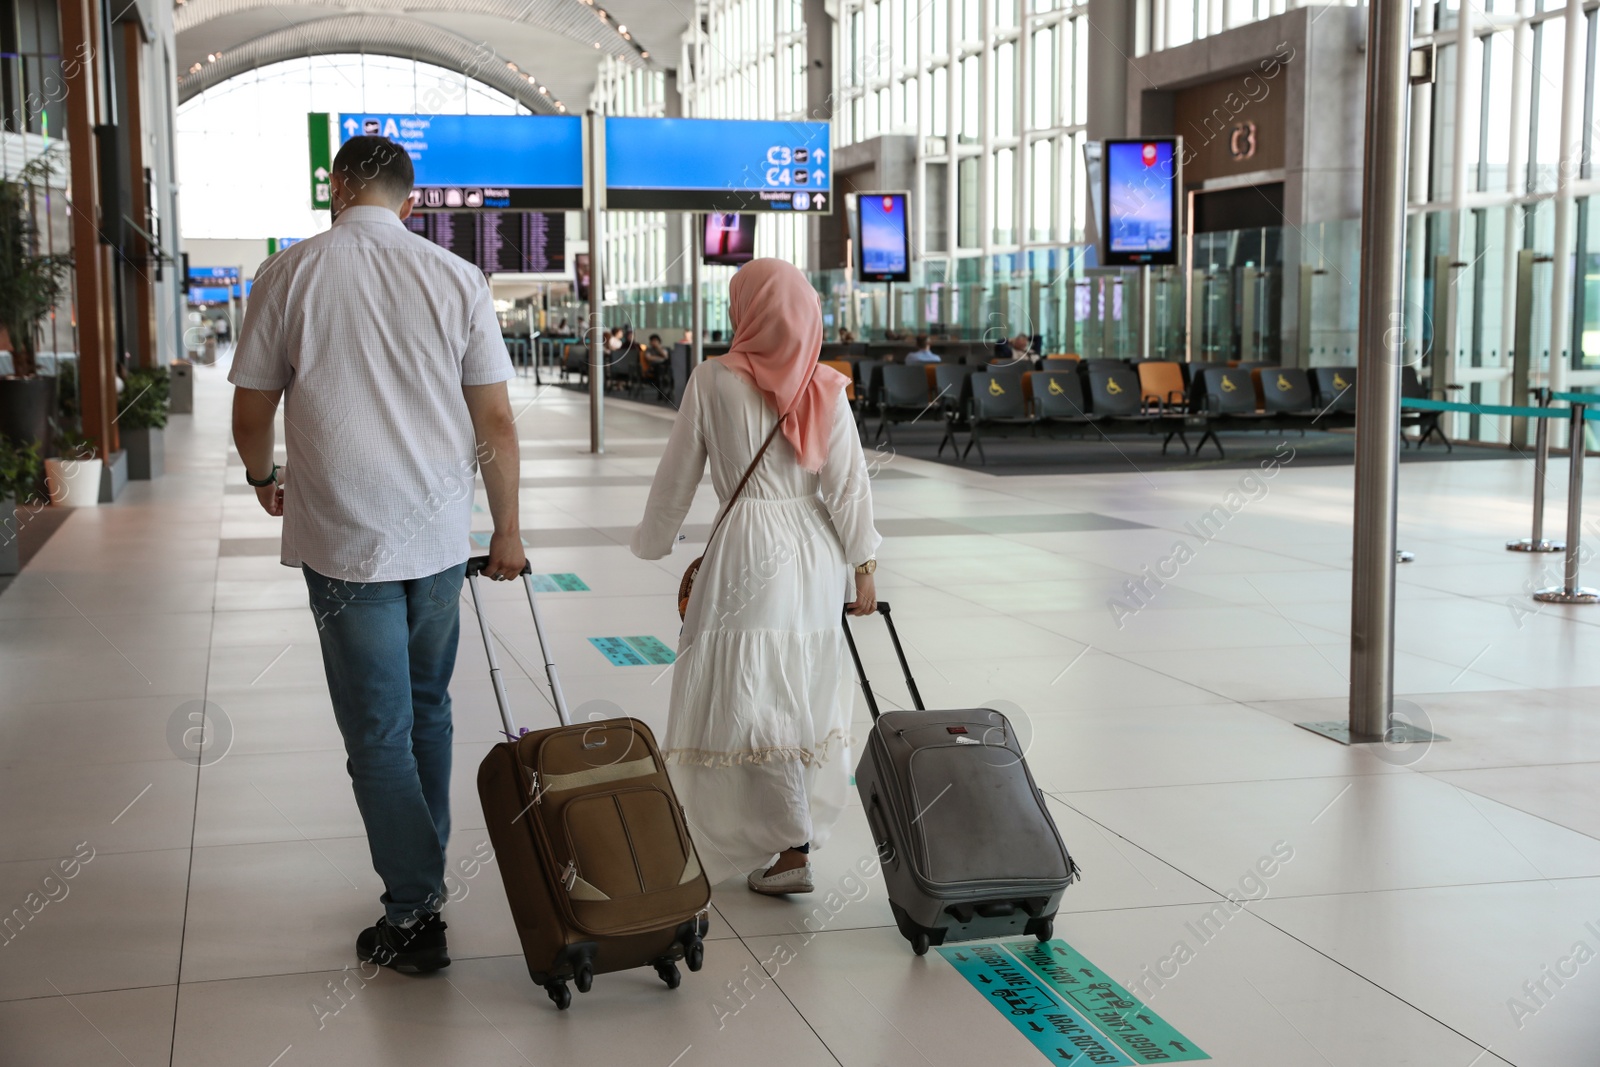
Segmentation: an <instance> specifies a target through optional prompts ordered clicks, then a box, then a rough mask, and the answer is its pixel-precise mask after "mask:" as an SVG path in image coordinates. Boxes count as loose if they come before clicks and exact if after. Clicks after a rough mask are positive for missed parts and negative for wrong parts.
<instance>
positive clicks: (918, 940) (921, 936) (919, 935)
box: [911, 930, 928, 956]
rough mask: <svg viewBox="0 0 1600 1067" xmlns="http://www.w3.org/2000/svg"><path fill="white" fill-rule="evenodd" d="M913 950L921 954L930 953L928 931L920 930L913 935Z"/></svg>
mask: <svg viewBox="0 0 1600 1067" xmlns="http://www.w3.org/2000/svg"><path fill="white" fill-rule="evenodd" d="M911 951H912V952H915V953H916V954H917V955H919V956H926V955H927V954H928V935H927V933H926V932H924V931H922V930H918V931H917V932H916V933H915V934H913V935H912V937H911Z"/></svg>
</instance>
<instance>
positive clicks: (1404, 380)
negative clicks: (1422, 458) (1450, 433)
mask: <svg viewBox="0 0 1600 1067" xmlns="http://www.w3.org/2000/svg"><path fill="white" fill-rule="evenodd" d="M1448 388H1449V390H1450V392H1457V391H1459V390H1460V389H1461V386H1459V385H1452V386H1449V387H1448ZM1400 395H1401V396H1402V397H1407V398H1412V399H1419V400H1446V399H1449V400H1454V399H1457V398H1456V397H1447V396H1446V395H1445V392H1444V390H1432V391H1430V390H1429V388H1428V387H1427V386H1426V385H1424V384H1423V383H1422V379H1421V377H1420V376H1418V374H1417V368H1416V366H1415V365H1414V364H1411V363H1407V364H1405V365H1404V366H1402V367H1401V368H1400ZM1443 416H1444V412H1442V411H1401V412H1400V429H1401V430H1402V431H1404V430H1405V428H1406V427H1408V426H1414V427H1416V428H1417V430H1418V434H1417V447H1418V448H1421V447H1422V446H1423V445H1425V444H1427V442H1428V438H1430V437H1437V438H1438V439H1439V440H1440V441H1441V442H1443V444H1444V447H1445V451H1447V452H1454V451H1455V450H1456V449H1455V445H1454V444H1453V443H1452V442H1451V441H1450V438H1449V437H1447V436H1445V432H1444V425H1443ZM1400 441H1401V443H1402V444H1404V445H1405V446H1406V447H1407V448H1409V447H1411V444H1410V442H1409V441H1407V440H1406V436H1405V434H1404V433H1403V432H1402V433H1401V435H1400Z"/></svg>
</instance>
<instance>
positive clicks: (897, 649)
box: [843, 600, 927, 722]
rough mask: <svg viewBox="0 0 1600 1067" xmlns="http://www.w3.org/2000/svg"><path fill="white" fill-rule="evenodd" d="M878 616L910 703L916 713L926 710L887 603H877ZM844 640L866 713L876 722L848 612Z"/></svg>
mask: <svg viewBox="0 0 1600 1067" xmlns="http://www.w3.org/2000/svg"><path fill="white" fill-rule="evenodd" d="M878 614H879V615H882V616H883V621H884V622H885V623H887V624H888V627H889V640H890V641H893V642H894V654H895V657H896V658H898V659H899V660H900V673H901V674H903V675H905V679H906V689H908V690H910V692H911V702H912V704H913V705H914V706H915V707H916V709H917V710H918V711H925V710H927V709H926V708H925V707H924V706H923V703H922V694H921V693H920V692H918V691H917V680H916V679H915V678H913V677H912V676H911V664H910V663H908V662H906V650H905V649H904V648H902V647H901V646H900V632H899V631H898V630H896V629H895V628H894V616H893V615H891V614H889V602H888V601H887V600H880V601H878ZM843 618H844V640H845V643H846V644H848V645H849V646H850V658H851V659H852V660H854V661H855V664H856V677H857V678H858V679H860V681H861V695H862V696H864V697H866V698H867V711H868V712H870V713H871V715H872V720H873V721H874V722H876V721H877V720H878V700H877V698H876V697H874V696H873V695H872V683H871V682H870V681H868V680H867V669H866V667H864V666H862V664H861V653H860V652H858V651H857V650H856V638H855V635H854V634H852V633H851V632H850V612H849V611H848V610H847V611H845V613H844V616H843Z"/></svg>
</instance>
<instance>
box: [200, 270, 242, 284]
mask: <svg viewBox="0 0 1600 1067" xmlns="http://www.w3.org/2000/svg"><path fill="white" fill-rule="evenodd" d="M238 280H239V268H238V267H190V268H189V284H190V285H217V284H219V283H231V282H237V281H238Z"/></svg>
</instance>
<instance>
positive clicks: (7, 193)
mask: <svg viewBox="0 0 1600 1067" xmlns="http://www.w3.org/2000/svg"><path fill="white" fill-rule="evenodd" d="M55 171H56V165H55V156H54V153H52V152H46V153H45V154H43V155H41V156H39V157H38V158H37V159H35V160H33V161H32V162H31V163H29V164H28V165H27V166H25V167H23V168H22V170H21V171H19V172H18V174H17V176H16V178H15V179H14V180H12V181H0V329H3V330H4V332H5V333H6V334H7V336H8V347H9V348H10V351H11V364H12V373H11V374H10V375H7V376H5V377H0V433H4V434H6V435H8V436H10V437H11V438H12V439H13V440H18V441H40V442H43V441H44V440H45V439H46V438H47V437H48V435H49V419H50V413H51V411H52V410H53V409H54V407H55V384H56V383H55V380H54V379H52V378H41V377H39V376H38V374H37V367H36V365H35V361H34V352H35V339H36V338H37V337H38V335H39V324H40V322H41V321H43V319H44V317H45V316H46V315H48V314H49V313H50V310H51V308H53V307H55V306H56V304H57V303H59V302H60V301H61V299H62V297H63V295H64V294H65V292H66V284H67V277H66V273H67V268H68V267H69V266H70V265H71V263H72V257H71V256H70V255H48V254H44V255H41V254H40V252H39V243H40V234H39V227H38V225H37V223H36V222H35V220H34V211H33V203H34V188H35V186H38V185H49V184H50V179H51V178H52V177H53V176H54V175H55Z"/></svg>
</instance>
